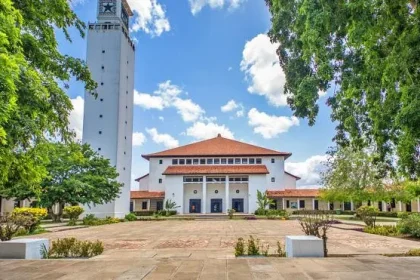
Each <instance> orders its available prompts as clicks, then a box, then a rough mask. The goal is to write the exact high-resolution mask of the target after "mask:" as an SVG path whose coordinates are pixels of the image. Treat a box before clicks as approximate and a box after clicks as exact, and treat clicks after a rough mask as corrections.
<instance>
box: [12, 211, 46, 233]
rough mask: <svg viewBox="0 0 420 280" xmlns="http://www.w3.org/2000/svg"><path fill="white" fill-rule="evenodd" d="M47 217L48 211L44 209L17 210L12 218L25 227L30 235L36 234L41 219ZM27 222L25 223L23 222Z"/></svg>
mask: <svg viewBox="0 0 420 280" xmlns="http://www.w3.org/2000/svg"><path fill="white" fill-rule="evenodd" d="M46 215H47V210H46V209H44V208H29V207H22V208H15V209H13V212H12V217H15V220H19V221H20V223H21V224H20V225H21V226H22V227H24V228H25V229H26V230H27V231H28V233H33V232H35V230H36V229H38V228H39V225H40V224H41V219H42V218H44V217H45V216H46ZM23 220H25V222H23Z"/></svg>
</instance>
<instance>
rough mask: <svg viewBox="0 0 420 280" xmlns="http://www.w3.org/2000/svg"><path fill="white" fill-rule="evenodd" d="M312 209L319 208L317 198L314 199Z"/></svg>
mask: <svg viewBox="0 0 420 280" xmlns="http://www.w3.org/2000/svg"><path fill="white" fill-rule="evenodd" d="M314 208H315V209H314V210H318V209H319V202H318V200H314Z"/></svg>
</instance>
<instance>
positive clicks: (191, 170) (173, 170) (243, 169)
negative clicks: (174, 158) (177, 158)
mask: <svg viewBox="0 0 420 280" xmlns="http://www.w3.org/2000/svg"><path fill="white" fill-rule="evenodd" d="M268 173H269V172H268V170H267V167H266V166H265V165H179V166H174V165H171V166H168V168H166V170H165V171H164V172H163V173H162V174H163V175H191V174H204V175H205V174H268Z"/></svg>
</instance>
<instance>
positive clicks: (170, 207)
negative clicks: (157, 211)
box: [165, 199, 180, 216]
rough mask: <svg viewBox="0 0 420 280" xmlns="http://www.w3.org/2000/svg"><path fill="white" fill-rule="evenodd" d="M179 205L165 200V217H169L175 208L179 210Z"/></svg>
mask: <svg viewBox="0 0 420 280" xmlns="http://www.w3.org/2000/svg"><path fill="white" fill-rule="evenodd" d="M179 207H180V206H179V205H176V202H175V201H172V200H170V199H167V200H166V202H165V211H166V216H169V212H170V211H172V210H175V209H176V208H179Z"/></svg>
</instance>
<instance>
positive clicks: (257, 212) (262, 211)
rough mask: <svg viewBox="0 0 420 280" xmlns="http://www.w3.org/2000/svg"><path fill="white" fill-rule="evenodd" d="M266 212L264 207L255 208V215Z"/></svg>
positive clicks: (263, 214)
mask: <svg viewBox="0 0 420 280" xmlns="http://www.w3.org/2000/svg"><path fill="white" fill-rule="evenodd" d="M266 214H267V210H266V209H262V208H258V209H257V210H255V215H257V216H265V215H266Z"/></svg>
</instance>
